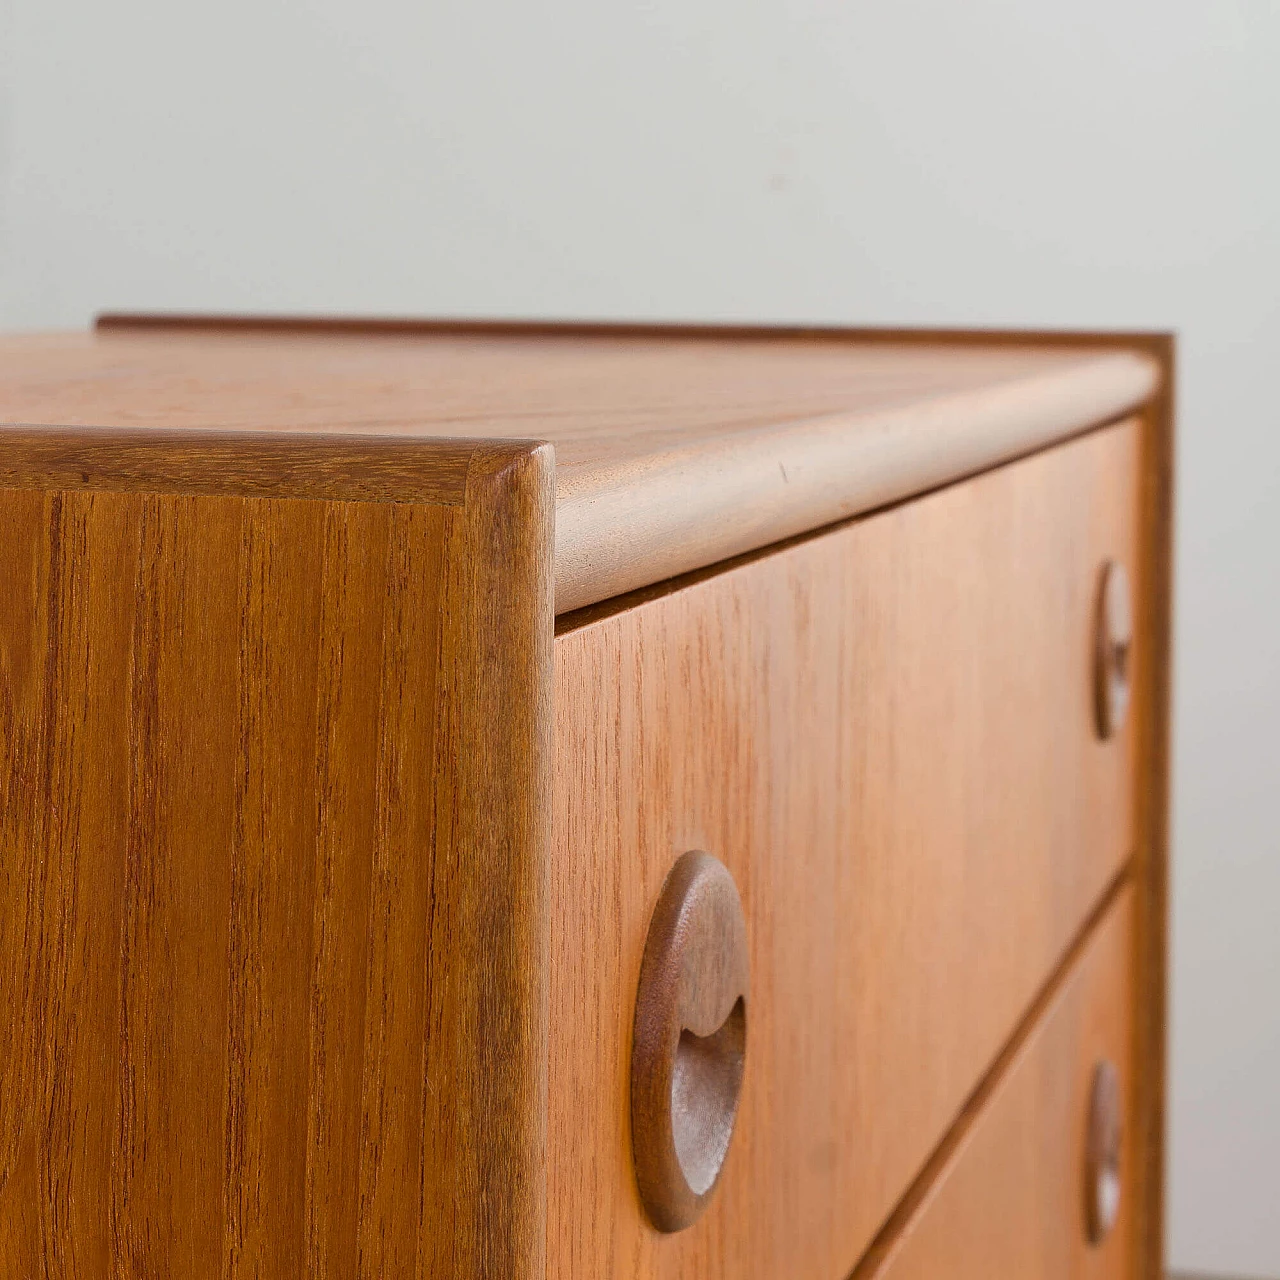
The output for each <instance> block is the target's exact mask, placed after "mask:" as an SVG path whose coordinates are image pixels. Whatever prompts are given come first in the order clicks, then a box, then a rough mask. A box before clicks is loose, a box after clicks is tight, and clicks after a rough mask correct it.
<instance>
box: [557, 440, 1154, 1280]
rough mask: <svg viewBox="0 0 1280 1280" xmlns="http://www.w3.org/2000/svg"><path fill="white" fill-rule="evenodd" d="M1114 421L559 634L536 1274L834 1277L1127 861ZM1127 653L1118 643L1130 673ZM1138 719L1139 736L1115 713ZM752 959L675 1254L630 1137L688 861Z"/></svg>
mask: <svg viewBox="0 0 1280 1280" xmlns="http://www.w3.org/2000/svg"><path fill="white" fill-rule="evenodd" d="M1139 444H1140V441H1139V427H1138V426H1137V425H1136V424H1135V423H1127V424H1122V425H1119V426H1116V427H1112V428H1108V429H1106V430H1103V431H1099V432H1095V433H1093V434H1091V435H1089V436H1086V437H1083V438H1081V439H1079V440H1077V441H1074V442H1072V443H1070V444H1067V445H1064V446H1061V447H1059V448H1056V449H1054V450H1051V451H1048V452H1046V453H1043V454H1040V455H1037V456H1035V457H1033V458H1030V459H1027V460H1024V461H1022V462H1019V463H1016V464H1013V465H1011V466H1009V467H1006V468H1003V469H1001V470H999V471H996V472H992V473H990V474H988V475H985V476H982V477H979V478H977V479H975V480H972V481H970V482H968V483H965V484H962V485H959V486H956V487H953V488H950V489H947V490H943V491H940V492H938V493H936V494H933V495H929V496H927V497H925V498H923V499H920V500H918V501H916V502H913V503H910V504H907V505H905V506H902V507H899V508H896V509H893V510H890V511H887V512H884V513H882V514H879V515H876V516H874V517H871V518H868V519H865V520H862V521H859V522H857V523H854V524H851V525H848V526H844V527H842V528H839V529H837V530H835V531H832V532H830V533H828V534H825V535H822V536H820V537H816V538H813V539H810V540H808V541H805V542H803V543H800V544H797V545H794V546H791V547H789V548H785V549H782V550H780V551H778V552H775V553H773V554H771V555H768V556H766V557H764V558H761V559H758V560H755V561H752V562H749V563H746V564H743V565H740V566H738V567H735V568H733V569H730V570H728V571H726V572H722V573H720V574H717V575H715V576H712V577H709V578H707V579H705V580H703V581H701V582H697V583H695V584H693V585H690V586H687V587H685V588H683V589H680V590H677V591H674V592H672V593H670V594H667V595H664V596H661V597H659V598H656V599H653V600H650V601H648V602H646V603H643V604H639V605H637V606H636V607H634V608H631V609H628V610H626V611H623V612H619V613H615V614H613V615H611V616H607V617H604V618H602V619H599V620H596V621H594V622H591V623H590V624H588V625H584V626H582V627H580V628H578V629H576V630H571V631H567V632H566V633H564V634H562V635H561V636H559V637H558V638H557V640H556V648H555V698H556V764H555V797H554V804H555V810H554V813H555V819H554V821H555V835H554V843H553V854H552V871H551V874H552V888H551V894H552V896H551V913H552V914H551V1022H550V1028H551V1030H550V1036H551V1039H550V1059H549V1081H548V1083H549V1112H548V1205H549V1217H548V1256H549V1274H550V1275H551V1276H554V1277H557V1278H562V1280H569V1278H570V1277H580V1276H584V1275H611V1276H617V1277H633V1276H634V1277H648V1276H654V1277H658V1276H660V1277H690V1278H692V1277H695V1276H697V1277H706V1276H733V1277H746V1278H751V1277H762V1278H763V1277H771V1276H777V1275H781V1274H788V1275H803V1276H814V1277H840V1276H845V1275H847V1274H848V1273H849V1271H850V1270H851V1269H852V1267H853V1266H854V1265H855V1264H856V1262H857V1261H858V1259H859V1257H860V1256H861V1255H862V1254H863V1252H864V1251H865V1250H866V1248H867V1247H868V1245H869V1244H870V1243H871V1241H872V1239H873V1238H874V1236H875V1234H876V1232H877V1231H878V1229H879V1228H880V1226H881V1224H882V1223H883V1222H884V1221H885V1219H886V1218H887V1216H888V1215H889V1213H890V1212H891V1210H892V1209H893V1207H894V1205H895V1204H896V1203H897V1202H898V1200H899V1199H900V1198H901V1196H902V1195H903V1193H904V1192H905V1191H906V1189H907V1188H908V1187H909V1185H910V1184H911V1182H912V1180H913V1178H914V1177H915V1175H916V1173H917V1172H918V1171H919V1169H920V1168H921V1167H922V1165H923V1164H924V1162H925V1161H926V1159H927V1158H928V1156H929V1154H930V1152H931V1151H932V1150H933V1149H934V1147H935V1146H936V1145H937V1143H938V1141H939V1139H940V1138H941V1136H942V1135H943V1134H944V1133H945V1132H946V1131H947V1129H948V1128H949V1126H950V1125H951V1124H952V1122H953V1120H954V1119H955V1117H956V1115H957V1114H958V1112H959V1110H960V1108H961V1106H962V1105H963V1103H964V1101H965V1099H966V1098H967V1097H968V1096H969V1094H970V1093H971V1092H972V1090H973V1089H974V1087H975V1085H976V1083H977V1082H978V1081H979V1079H980V1078H981V1077H982V1075H983V1074H984V1072H985V1071H986V1070H987V1068H988V1067H989V1066H990V1064H991V1063H992V1062H993V1061H994V1059H995V1057H996V1055H997V1053H998V1052H999V1050H1000V1048H1001V1046H1002V1045H1003V1044H1004V1043H1005V1042H1006V1040H1007V1039H1008V1037H1009V1036H1010V1034H1011V1033H1012V1030H1013V1028H1014V1026H1015V1025H1016V1024H1017V1022H1018V1020H1019V1019H1020V1017H1021V1016H1022V1015H1023V1014H1024V1012H1025V1011H1026V1010H1027V1009H1028V1008H1029V1007H1030V1005H1031V1004H1032V1002H1033V1000H1034V998H1035V996H1036V994H1037V993H1038V992H1039V991H1040V989H1041V988H1042V986H1043V984H1044V983H1045V982H1046V981H1047V979H1048V977H1049V975H1050V974H1051V973H1052V972H1053V970H1054V968H1055V966H1056V965H1057V964H1058V963H1059V962H1060V960H1061V957H1062V956H1063V955H1064V954H1065V952H1066V950H1067V948H1068V946H1069V945H1070V943H1071V941H1072V939H1073V938H1074V937H1075V935H1076V934H1077V932H1078V930H1079V929H1080V927H1081V925H1082V923H1083V921H1084V920H1085V919H1086V918H1087V916H1088V914H1089V912H1090V911H1091V909H1092V908H1093V906H1094V905H1095V904H1096V903H1097V902H1098V901H1099V899H1100V898H1101V896H1102V894H1103V893H1104V892H1105V890H1106V888H1107V886H1108V885H1109V884H1110V883H1111V882H1112V881H1113V879H1114V878H1115V876H1116V875H1117V873H1118V871H1119V869H1120V868H1121V867H1122V866H1123V864H1124V863H1125V860H1126V859H1127V858H1128V856H1129V853H1130V847H1131V842H1132V827H1133V812H1132V763H1133V729H1132V725H1131V724H1129V725H1126V726H1125V727H1124V728H1123V729H1122V730H1121V731H1120V732H1119V733H1118V734H1117V735H1116V736H1114V737H1112V738H1111V739H1110V740H1107V741H1104V740H1102V739H1101V738H1100V737H1099V736H1098V733H1097V731H1096V727H1095V715H1096V709H1095V701H1094V687H1093V666H1092V659H1093V653H1094V637H1095V627H1096V619H1095V612H1096V602H1097V597H1098V582H1099V574H1100V570H1101V566H1102V565H1103V564H1104V563H1105V561H1106V560H1108V559H1109V558H1115V559H1117V560H1120V561H1122V562H1124V563H1126V564H1127V565H1128V568H1129V572H1130V576H1131V578H1132V580H1133V585H1134V590H1135V595H1136V593H1137V592H1139V591H1140V590H1141V583H1140V582H1139V581H1138V575H1137V569H1138V557H1137V494H1138V455H1139ZM1136 660H1137V661H1138V662H1141V661H1142V653H1141V651H1140V650H1139V651H1138V653H1137V655H1136ZM1130 720H1132V717H1130ZM691 849H701V850H706V851H708V852H710V853H711V854H713V855H714V856H715V857H716V858H718V859H720V860H721V861H722V862H723V863H724V864H725V865H726V866H727V867H728V868H729V870H730V871H731V873H732V875H733V877H734V880H735V881H736V884H737V886H738V890H739V892H740V894H741V899H742V905H743V910H744V912H745V919H746V932H747V946H748V950H749V957H750V1000H749V1004H748V1008H747V1026H746V1063H745V1073H744V1075H743V1077H742V1086H741V1087H742V1092H741V1101H740V1105H739V1109H738V1115H737V1124H736V1129H735V1132H734V1136H733V1141H732V1144H731V1145H730V1148H729V1153H728V1158H727V1161H726V1164H725V1168H724V1173H723V1176H722V1178H721V1182H720V1185H719V1186H718V1188H717V1189H716V1191H715V1194H714V1195H713V1196H712V1198H711V1201H710V1203H709V1206H708V1207H707V1209H706V1211H705V1212H704V1213H703V1214H702V1216H701V1217H699V1218H698V1219H697V1221H696V1222H694V1223H693V1225H692V1226H689V1227H688V1228H687V1229H685V1230H683V1231H680V1232H677V1233H675V1234H669V1235H664V1234H661V1233H659V1232H657V1231H655V1230H654V1229H653V1227H652V1226H651V1225H650V1224H649V1222H648V1220H647V1219H646V1217H645V1214H644V1210H643V1208H642V1205H641V1202H640V1199H639V1195H638V1192H637V1184H636V1177H635V1174H634V1172H633V1162H632V1145H631V1133H630V1094H629V1089H630V1084H629V1068H630V1058H631V1033H632V1025H633V1019H634V1016H635V1002H636V989H637V982H638V979H639V975H640V968H641V960H642V956H643V953H644V948H645V939H646V931H647V929H648V925H649V921H650V917H651V915H652V913H653V910H654V904H655V902H656V901H657V900H658V895H659V892H660V890H661V888H662V885H663V881H664V878H665V877H666V875H667V873H668V871H669V870H670V869H671V867H672V865H673V864H674V862H675V861H676V859H677V858H678V857H679V856H680V855H681V854H683V853H684V852H685V851H687V850H691Z"/></svg>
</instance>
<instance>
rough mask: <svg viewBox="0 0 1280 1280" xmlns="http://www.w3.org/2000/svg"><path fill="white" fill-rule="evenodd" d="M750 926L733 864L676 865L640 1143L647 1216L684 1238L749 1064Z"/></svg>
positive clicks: (658, 920) (692, 856)
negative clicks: (746, 1061) (732, 870)
mask: <svg viewBox="0 0 1280 1280" xmlns="http://www.w3.org/2000/svg"><path fill="white" fill-rule="evenodd" d="M749 965H750V957H749V955H748V952H747V922H746V920H745V918H744V917H743V914H742V899H741V898H740V897H739V896H738V890H737V887H736V886H735V885H734V883H733V877H732V876H731V875H730V874H729V872H728V870H727V869H726V867H725V865H724V863H722V862H720V861H719V860H718V859H716V858H713V857H712V856H711V855H710V854H709V853H703V852H702V851H701V850H699V849H690V850H688V851H687V852H686V853H684V854H682V855H681V856H680V858H679V859H677V861H676V864H675V866H674V867H672V869H671V872H670V874H669V875H668V876H667V879H666V883H665V884H664V885H663V886H662V892H661V894H659V896H658V905H657V906H656V907H655V908H654V912H653V918H652V919H651V920H650V922H649V931H648V935H647V937H646V939H645V946H644V959H643V960H642V961H641V965H640V982H639V986H638V989H637V993H636V998H635V1023H634V1031H633V1034H632V1046H631V1143H632V1149H633V1151H634V1153H635V1171H636V1182H637V1185H638V1186H639V1189H640V1198H641V1199H642V1200H643V1201H644V1206H645V1210H646V1211H647V1213H648V1215H649V1219H650V1221H651V1222H653V1224H654V1225H655V1226H656V1227H658V1229H659V1230H661V1231H680V1230H682V1229H683V1228H684V1227H687V1226H688V1225H689V1224H690V1223H691V1222H693V1221H694V1220H695V1219H696V1218H697V1217H698V1215H699V1214H701V1213H702V1211H703V1209H705V1208H706V1206H707V1204H708V1203H709V1201H710V1199H711V1197H712V1196H713V1195H714V1194H715V1188H716V1184H717V1182H718V1181H719V1178H720V1173H721V1171H722V1170H723V1168H724V1160H725V1156H726V1154H727V1153H728V1149H729V1142H730V1139H731V1138H732V1136H733V1124H734V1119H735V1117H736V1115H737V1111H738V1099H739V1097H740V1095H741V1091H742V1073H743V1069H744V1067H745V1058H746V1047H747V1046H746V1042H747V1027H748V1023H749V1017H748V1011H749V1010H748V1006H749V994H750V970H749Z"/></svg>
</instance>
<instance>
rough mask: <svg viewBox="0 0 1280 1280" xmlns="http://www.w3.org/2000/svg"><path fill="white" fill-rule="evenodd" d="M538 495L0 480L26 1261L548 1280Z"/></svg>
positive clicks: (2, 777) (544, 576)
mask: <svg viewBox="0 0 1280 1280" xmlns="http://www.w3.org/2000/svg"><path fill="white" fill-rule="evenodd" d="M454 467H455V462H454V460H453V459H452V458H450V457H446V458H445V459H444V460H443V466H442V470H443V472H444V473H446V474H447V475H448V476H452V475H453V469H454ZM448 483H450V484H452V483H453V481H452V480H449V481H448ZM552 483H553V478H552V474H551V466H550V458H549V451H548V450H546V449H544V448H529V447H518V448H513V447H506V446H492V447H490V446H480V447H478V448H477V447H473V448H472V450H471V453H470V456H469V458H468V460H467V465H466V467H465V468H464V469H463V475H462V483H461V485H460V486H459V493H458V497H457V501H456V502H454V503H452V504H449V505H438V504H431V503H425V502H417V503H398V504H393V503H388V502H365V501H350V500H327V501H318V500H312V499H308V500H298V499H295V498H285V499H281V498H263V497H259V496H231V495H225V496H193V495H187V494H174V493H135V492H114V493H113V492H99V491H85V490H73V491H51V492H40V491H37V490H34V489H9V490H4V491H0V579H2V580H3V581H4V583H5V589H6V603H5V606H4V608H3V609H0V752H2V753H3V758H2V760H0V876H2V877H3V882H2V883H0V1037H2V1038H3V1041H4V1043H5V1045H6V1052H5V1053H4V1054H3V1055H2V1056H0V1270H2V1271H3V1272H4V1274H6V1275H15V1276H17V1275H21V1276H36V1275H41V1276H52V1277H61V1276H66V1277H76V1278H77V1280H80V1278H88V1280H92V1278H93V1277H98V1276H137V1277H155V1276H178V1275H182V1276H191V1277H197V1278H199V1277H206V1276H208V1277H213V1276H217V1277H228V1278H230V1277H250V1276H253V1277H265V1278H267V1280H273V1278H275V1277H281V1278H284V1277H295V1276H300V1275H313V1276H342V1277H347V1276H360V1277H374V1276H403V1275H421V1276H435V1275H449V1276H463V1277H469V1276H477V1277H478V1276H482V1275H483V1276H489V1275H498V1274H501V1275H504V1276H507V1275H510V1276H517V1277H534V1276H537V1277H539V1280H540V1278H541V1276H542V1272H543V1264H542V1258H543V1241H544V1232H545V1227H544V1222H545V1179H544V1175H543V1149H544V1128H545V1096H546V1092H545V1088H546V1086H545V1055H546V1048H545V1044H546V1009H547V991H546V979H547V965H546V950H547V913H546V903H547V891H546V864H545V849H546V845H547V841H548V839H549V827H548V823H549V816H550V803H549V794H550V793H549V759H548V751H549V746H550V742H549V737H548V726H549V724H550V704H549V694H550V683H549V680H550V663H551V655H550V645H551V629H552V613H551V599H552V597H551V554H550V538H551V530H552ZM250 488H251V489H252V486H250Z"/></svg>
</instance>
